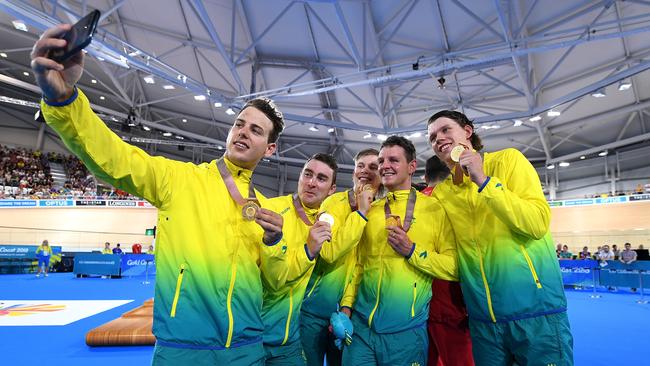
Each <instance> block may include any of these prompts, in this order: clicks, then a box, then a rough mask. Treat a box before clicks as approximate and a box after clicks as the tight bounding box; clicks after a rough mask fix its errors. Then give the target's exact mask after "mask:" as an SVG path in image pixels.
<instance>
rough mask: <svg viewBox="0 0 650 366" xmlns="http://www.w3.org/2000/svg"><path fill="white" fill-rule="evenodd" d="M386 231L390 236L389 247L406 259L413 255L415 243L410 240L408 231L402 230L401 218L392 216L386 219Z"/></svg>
mask: <svg viewBox="0 0 650 366" xmlns="http://www.w3.org/2000/svg"><path fill="white" fill-rule="evenodd" d="M386 230H387V234H388V245H390V246H391V247H392V248H393V250H395V251H396V252H397V253H399V254H401V255H402V256H404V257H406V256H407V255H409V253H411V249H412V248H413V243H412V242H411V239H409V237H408V235H407V234H406V231H404V228H402V223H401V220H400V217H399V216H397V215H390V216H388V217H387V218H386Z"/></svg>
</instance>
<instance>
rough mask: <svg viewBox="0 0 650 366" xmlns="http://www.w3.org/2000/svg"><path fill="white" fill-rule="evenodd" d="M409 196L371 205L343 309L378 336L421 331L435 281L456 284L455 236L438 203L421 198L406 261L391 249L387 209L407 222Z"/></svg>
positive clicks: (397, 195) (419, 195) (398, 194)
mask: <svg viewBox="0 0 650 366" xmlns="http://www.w3.org/2000/svg"><path fill="white" fill-rule="evenodd" d="M409 192H410V191H409V190H403V191H395V192H389V193H388V196H387V197H386V198H385V199H381V200H377V201H375V202H373V204H372V207H371V209H370V211H369V212H368V216H367V217H368V223H367V224H366V227H365V230H364V232H363V235H362V237H361V240H360V242H359V244H358V255H357V265H356V268H355V271H354V274H353V279H352V282H351V283H350V284H349V285H348V286H347V287H346V289H345V293H344V295H343V300H342V301H341V306H348V307H351V308H352V307H353V308H354V311H355V313H356V314H358V315H359V316H360V317H361V319H362V320H363V321H365V322H367V324H368V327H369V328H371V329H373V330H374V331H375V332H377V333H395V332H400V331H404V330H407V329H411V328H414V327H418V326H422V325H424V324H425V322H426V320H427V317H428V315H429V301H430V300H431V277H432V276H434V277H437V278H441V279H444V280H448V281H457V280H458V275H457V268H456V250H455V246H454V234H453V231H452V230H451V226H450V224H449V221H448V219H447V215H446V214H445V211H444V210H443V208H442V206H441V205H440V203H439V202H438V200H437V199H435V198H431V197H428V196H425V195H423V194H422V193H419V192H417V195H416V202H415V209H414V213H413V220H412V222H411V227H410V229H409V231H408V233H407V234H408V237H409V239H411V241H412V242H413V243H414V246H413V251H412V252H411V255H410V256H409V257H408V258H405V257H404V256H402V255H401V254H399V253H397V252H396V251H395V250H393V248H392V247H391V246H390V244H388V236H387V231H386V218H385V213H384V203H385V200H386V199H387V200H388V202H389V206H390V209H391V212H392V214H394V215H399V216H400V218H401V221H402V222H404V216H405V212H406V204H407V200H408V196H409Z"/></svg>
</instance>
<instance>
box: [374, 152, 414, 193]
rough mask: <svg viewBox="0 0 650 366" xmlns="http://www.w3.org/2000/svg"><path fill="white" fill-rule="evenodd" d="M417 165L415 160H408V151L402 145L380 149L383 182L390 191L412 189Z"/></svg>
mask: <svg viewBox="0 0 650 366" xmlns="http://www.w3.org/2000/svg"><path fill="white" fill-rule="evenodd" d="M416 167H417V164H416V162H415V160H412V161H410V162H409V161H407V159H406V152H405V150H404V148H403V147H401V146H397V145H394V146H385V147H382V148H381V150H380V151H379V175H380V177H381V183H382V184H383V185H384V187H386V189H388V191H390V192H393V191H399V190H405V189H410V188H411V176H412V175H413V173H414V172H415V168H416Z"/></svg>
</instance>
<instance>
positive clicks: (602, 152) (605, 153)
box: [598, 150, 607, 156]
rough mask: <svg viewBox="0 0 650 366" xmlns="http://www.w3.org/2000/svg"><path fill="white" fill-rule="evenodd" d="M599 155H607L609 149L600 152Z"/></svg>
mask: <svg viewBox="0 0 650 366" xmlns="http://www.w3.org/2000/svg"><path fill="white" fill-rule="evenodd" d="M598 156H607V150H605V151H601V152H599V153H598Z"/></svg>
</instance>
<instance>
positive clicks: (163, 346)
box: [31, 25, 573, 366]
mask: <svg viewBox="0 0 650 366" xmlns="http://www.w3.org/2000/svg"><path fill="white" fill-rule="evenodd" d="M68 29H70V26H69V25H60V26H57V27H54V28H51V29H49V30H47V31H46V32H45V33H44V34H43V35H42V36H41V37H40V39H39V40H38V41H37V42H36V44H35V45H34V48H33V51H32V54H31V59H32V68H33V70H34V73H35V76H36V81H37V83H38V85H39V86H40V88H41V90H42V93H43V100H42V103H41V108H42V111H43V115H44V117H45V119H46V121H47V123H48V124H49V126H50V127H52V128H53V129H54V130H55V131H56V132H57V133H58V134H59V135H60V136H61V139H62V140H63V141H64V143H65V145H66V146H67V147H68V148H69V149H70V150H71V151H72V152H73V153H75V154H76V155H77V156H78V157H79V158H80V159H81V160H82V161H83V162H84V164H85V165H86V166H87V167H88V169H89V170H90V171H91V172H93V174H95V175H96V176H97V177H98V178H99V179H101V180H103V181H106V182H108V183H110V184H112V185H113V186H115V187H116V188H119V189H122V190H124V191H126V192H129V193H131V194H133V195H136V196H139V197H142V198H144V199H146V200H147V201H149V202H150V203H151V204H153V205H154V206H156V207H157V208H158V223H157V229H158V230H157V249H156V266H157V276H156V285H155V301H154V323H153V332H154V335H155V336H156V339H157V342H156V346H155V349H154V355H153V361H152V362H153V364H154V365H196V366H198V365H305V364H307V365H310V366H311V365H323V362H324V360H325V359H326V360H327V364H328V365H339V364H343V365H355V366H356V365H421V366H424V365H426V364H427V359H428V364H429V365H472V364H474V363H476V364H477V365H514V364H516V365H543V366H550V365H553V366H560V365H572V364H573V354H572V347H573V346H572V342H573V341H572V336H571V331H570V328H569V322H568V319H567V315H566V299H565V296H564V292H563V287H562V279H561V274H560V270H559V266H558V263H557V260H556V256H555V251H554V245H553V241H552V239H551V236H550V233H549V223H550V209H549V206H548V204H547V202H546V200H545V198H544V194H543V192H542V189H541V185H540V181H539V177H538V175H537V174H536V172H535V170H534V168H533V167H532V165H531V164H530V163H529V162H528V160H527V159H526V158H525V157H524V156H523V155H522V154H521V153H520V152H519V151H517V150H514V149H506V150H501V151H496V152H491V153H484V152H483V146H482V144H481V140H480V138H479V137H478V136H477V134H476V133H475V130H474V125H473V123H472V122H471V121H470V120H469V119H468V118H467V117H466V116H465V115H464V114H462V113H459V112H455V111H441V112H438V113H436V114H434V115H433V116H431V118H429V120H428V121H426V123H427V131H428V134H427V136H428V139H429V142H430V145H431V148H432V150H433V153H434V154H435V155H436V156H437V157H438V158H439V161H440V162H442V164H443V165H441V168H443V169H444V168H445V167H446V168H447V169H449V171H450V174H449V177H448V178H446V179H444V180H442V181H441V182H436V181H432V182H431V184H430V186H431V187H430V188H429V189H427V191H426V192H425V193H426V194H425V193H421V192H417V191H416V190H415V189H413V188H412V185H411V179H412V177H413V174H414V173H415V170H416V167H417V166H416V165H417V163H416V151H415V147H414V145H413V144H412V143H411V142H410V141H409V140H408V139H406V138H404V137H400V136H390V137H389V138H388V139H387V140H385V141H384V142H383V143H381V145H380V146H378V147H377V149H365V150H362V151H359V152H358V154H357V155H356V157H355V167H354V173H353V178H352V179H353V186H354V188H352V189H350V190H346V191H342V192H336V179H337V164H336V161H335V159H334V158H333V157H332V156H331V155H327V154H315V155H313V156H312V157H311V158H309V159H308V160H307V161H306V162H305V164H304V166H303V168H302V171H301V173H300V177H299V181H298V189H297V192H295V193H294V194H289V195H285V196H280V197H274V198H267V197H264V196H263V195H262V194H261V193H259V192H258V191H257V190H255V189H254V184H253V182H252V180H251V177H252V174H253V170H254V169H255V167H256V165H257V164H258V163H259V161H260V160H261V159H262V158H264V157H269V156H271V155H272V154H273V153H274V152H275V150H276V141H277V139H278V137H279V135H280V133H281V132H282V130H283V128H284V120H283V116H282V113H281V112H280V111H279V110H278V108H277V107H276V106H275V104H274V103H273V102H272V101H271V100H270V99H267V98H258V99H253V100H250V101H248V102H247V103H246V104H245V105H244V106H243V108H242V109H241V111H240V112H239V114H238V115H237V117H236V119H235V122H234V124H233V126H232V127H231V129H230V130H229V133H228V137H227V140H226V151H225V154H224V156H223V157H222V158H221V159H218V160H215V161H212V162H209V163H203V164H199V165H195V164H192V163H184V162H179V161H174V160H170V159H166V158H164V157H152V156H150V155H148V154H147V153H145V152H144V151H143V150H141V149H139V148H137V147H135V146H131V145H129V144H127V143H125V142H124V141H122V139H121V138H120V137H119V136H117V135H116V134H115V133H113V132H112V131H111V130H110V129H109V128H108V127H106V125H105V124H104V123H103V122H102V121H101V120H100V118H99V117H98V116H97V115H95V113H94V112H93V111H92V109H91V106H90V103H89V101H88V99H87V97H86V96H85V95H84V93H83V92H82V91H81V90H80V89H78V88H77V87H76V83H77V81H78V80H79V78H80V77H81V75H82V73H83V57H84V56H83V53H82V52H79V53H78V54H77V55H75V56H73V57H72V58H70V59H68V60H67V61H65V62H64V63H62V64H59V63H57V62H55V61H53V60H51V59H50V58H48V53H49V51H50V50H53V49H56V48H60V47H63V46H64V45H65V41H64V40H62V39H60V38H59V37H60V36H61V34H62V33H64V32H65V31H67V30H68ZM434 184H435V187H434ZM429 195H430V196H429ZM432 289H433V291H432ZM461 290H462V291H461ZM432 294H433V295H432ZM427 323H428V327H427ZM427 328H428V330H429V335H428V334H427ZM341 331H343V332H344V333H345V336H341V335H340V333H341ZM470 338H471V339H470Z"/></svg>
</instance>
